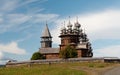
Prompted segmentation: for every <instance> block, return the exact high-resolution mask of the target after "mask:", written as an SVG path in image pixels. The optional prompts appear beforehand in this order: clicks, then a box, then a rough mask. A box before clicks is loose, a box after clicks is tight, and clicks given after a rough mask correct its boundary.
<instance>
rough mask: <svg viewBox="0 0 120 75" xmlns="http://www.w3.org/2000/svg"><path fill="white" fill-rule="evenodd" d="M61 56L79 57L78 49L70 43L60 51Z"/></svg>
mask: <svg viewBox="0 0 120 75" xmlns="http://www.w3.org/2000/svg"><path fill="white" fill-rule="evenodd" d="M60 57H61V58H64V59H66V58H75V57H77V50H76V49H74V48H73V47H71V46H70V45H68V46H66V47H65V49H64V50H61V51H60Z"/></svg>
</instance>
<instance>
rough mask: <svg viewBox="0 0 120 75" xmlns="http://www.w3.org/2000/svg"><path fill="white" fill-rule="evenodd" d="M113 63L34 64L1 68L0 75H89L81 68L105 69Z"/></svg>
mask: <svg viewBox="0 0 120 75" xmlns="http://www.w3.org/2000/svg"><path fill="white" fill-rule="evenodd" d="M111 65H114V64H111V63H92V62H89V63H88V62H84V63H83V62H82V63H61V64H51V65H48V64H44V65H43V64H42V65H40V64H34V65H31V67H29V66H27V65H24V66H18V67H6V68H0V75H88V74H89V73H87V72H86V71H85V70H81V69H80V68H81V67H87V68H105V67H108V66H111Z"/></svg>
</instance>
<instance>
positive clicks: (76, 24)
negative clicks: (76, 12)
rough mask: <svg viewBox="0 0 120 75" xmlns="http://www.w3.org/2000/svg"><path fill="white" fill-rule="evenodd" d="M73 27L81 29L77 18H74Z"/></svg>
mask: <svg viewBox="0 0 120 75" xmlns="http://www.w3.org/2000/svg"><path fill="white" fill-rule="evenodd" d="M75 27H77V28H80V27H81V25H80V23H79V22H78V17H77V18H76V23H75Z"/></svg>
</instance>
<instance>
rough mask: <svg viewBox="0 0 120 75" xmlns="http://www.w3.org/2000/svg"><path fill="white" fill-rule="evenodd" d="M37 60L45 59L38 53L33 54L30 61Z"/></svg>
mask: <svg viewBox="0 0 120 75" xmlns="http://www.w3.org/2000/svg"><path fill="white" fill-rule="evenodd" d="M39 59H45V56H43V55H42V54H41V53H40V52H35V53H33V55H32V57H31V60H39Z"/></svg>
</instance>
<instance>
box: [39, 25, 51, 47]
mask: <svg viewBox="0 0 120 75" xmlns="http://www.w3.org/2000/svg"><path fill="white" fill-rule="evenodd" d="M51 47H52V36H51V34H50V31H49V29H48V25H47V23H46V27H45V30H44V32H43V34H42V36H41V48H51Z"/></svg>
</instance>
